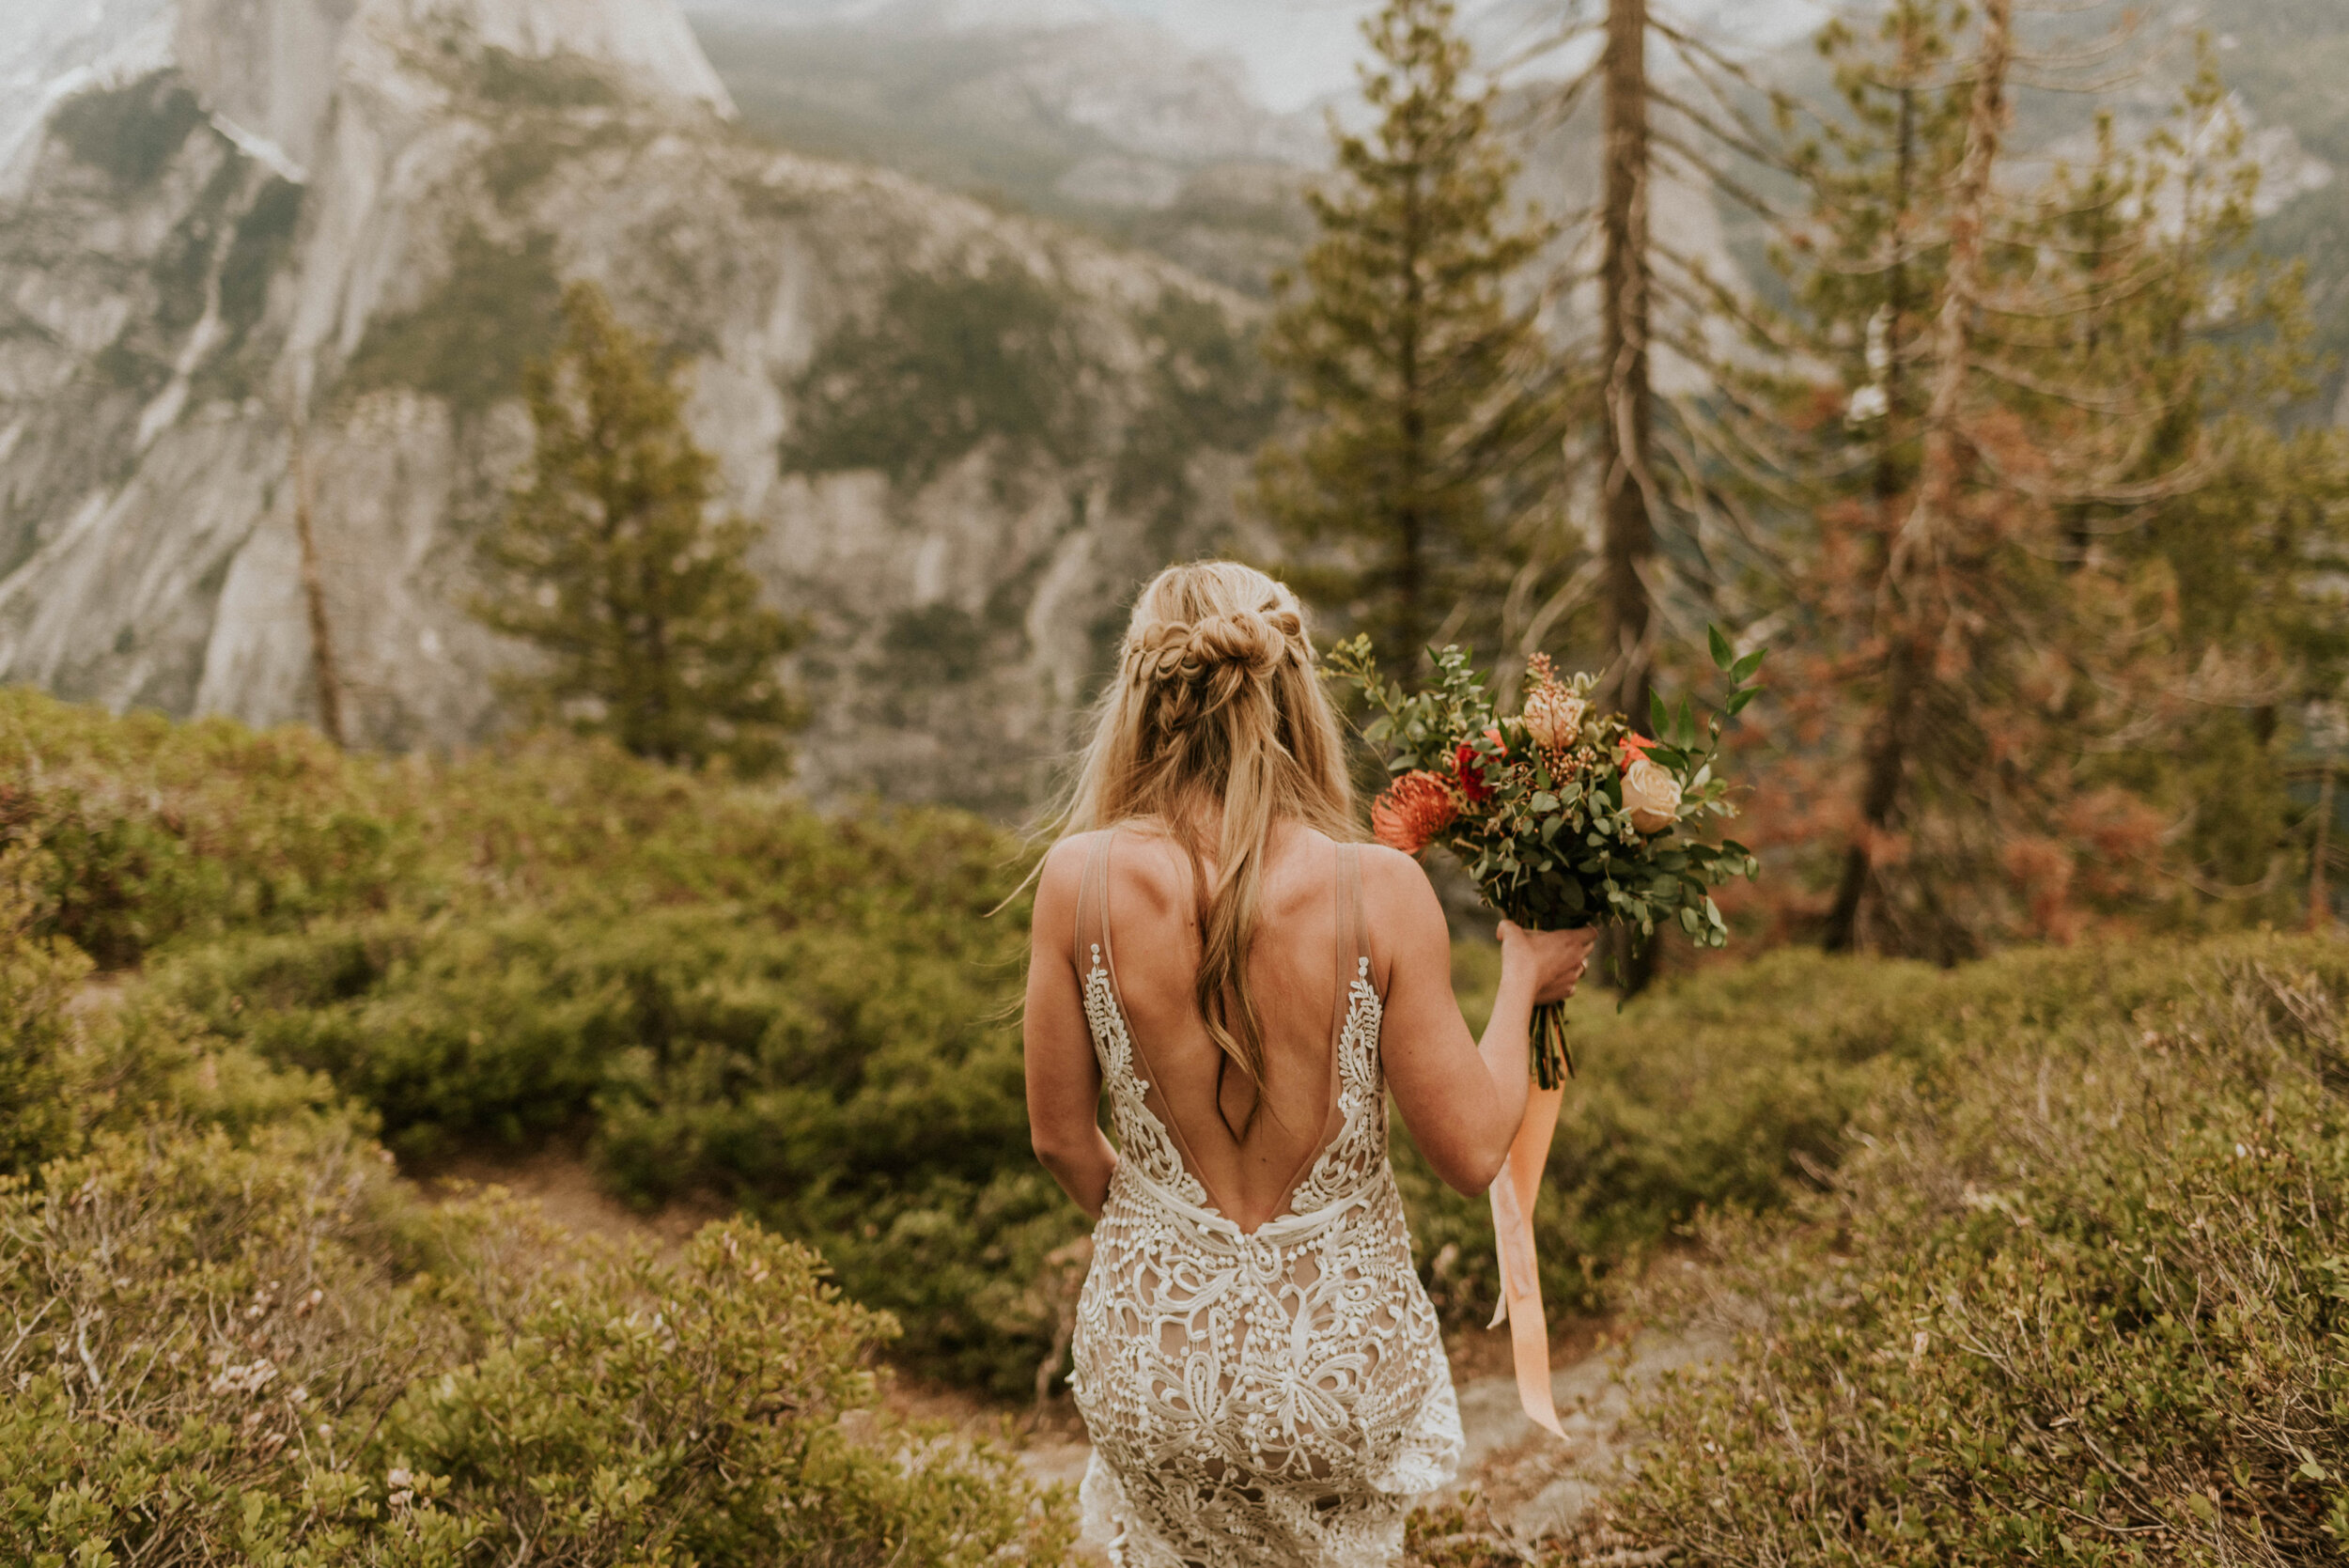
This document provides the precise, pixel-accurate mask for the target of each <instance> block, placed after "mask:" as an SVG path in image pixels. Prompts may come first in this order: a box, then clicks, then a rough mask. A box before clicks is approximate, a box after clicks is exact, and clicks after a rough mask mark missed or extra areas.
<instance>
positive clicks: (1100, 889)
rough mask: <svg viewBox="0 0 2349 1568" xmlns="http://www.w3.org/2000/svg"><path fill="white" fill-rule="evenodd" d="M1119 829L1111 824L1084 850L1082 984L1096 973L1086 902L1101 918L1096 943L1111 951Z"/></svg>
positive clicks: (1079, 940) (1079, 935)
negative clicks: (1113, 860) (1088, 945)
mask: <svg viewBox="0 0 2349 1568" xmlns="http://www.w3.org/2000/svg"><path fill="white" fill-rule="evenodd" d="M1116 832H1117V830H1116V829H1114V828H1112V829H1110V830H1109V831H1106V832H1103V833H1100V834H1098V835H1097V836H1096V837H1095V839H1094V841H1093V847H1092V848H1091V849H1090V850H1088V851H1087V852H1086V854H1085V874H1084V879H1083V880H1082V881H1081V882H1079V883H1078V884H1077V923H1076V924H1077V929H1076V931H1075V933H1074V937H1075V957H1076V960H1077V979H1078V981H1079V983H1080V984H1081V983H1082V982H1083V981H1085V980H1086V979H1087V978H1089V977H1090V976H1091V975H1092V973H1093V965H1092V963H1091V962H1089V958H1090V957H1091V956H1092V955H1088V954H1087V953H1086V952H1085V906H1086V904H1087V903H1090V904H1091V905H1092V906H1093V909H1094V912H1095V918H1096V919H1097V921H1098V922H1099V925H1098V932H1099V935H1100V941H1099V942H1098V943H1097V944H1096V945H1097V946H1098V947H1099V948H1100V949H1101V950H1102V952H1103V953H1104V954H1106V952H1107V951H1108V943H1109V939H1110V910H1109V890H1110V883H1109V873H1110V840H1111V839H1112V837H1114V836H1115V834H1116ZM1120 1005H1121V1006H1122V1005H1123V1003H1122V1002H1121V1003H1120Z"/></svg>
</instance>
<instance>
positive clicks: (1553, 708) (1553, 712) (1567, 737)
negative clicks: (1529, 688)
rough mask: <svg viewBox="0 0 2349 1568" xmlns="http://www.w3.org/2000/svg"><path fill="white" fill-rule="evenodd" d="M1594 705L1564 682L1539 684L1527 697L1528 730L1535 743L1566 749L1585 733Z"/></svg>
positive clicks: (1526, 720)
mask: <svg viewBox="0 0 2349 1568" xmlns="http://www.w3.org/2000/svg"><path fill="white" fill-rule="evenodd" d="M1590 710H1591V705H1590V704H1589V703H1586V702H1584V701H1583V700H1582V699H1581V698H1579V697H1578V696H1576V695H1575V694H1574V693H1573V692H1571V691H1567V690H1566V689H1565V688H1564V687H1563V686H1548V685H1543V686H1537V687H1535V688H1534V689H1533V692H1532V695H1531V696H1529V697H1527V698H1526V699H1525V733H1526V734H1528V735H1530V736H1532V737H1533V743H1534V744H1535V745H1536V746H1541V747H1544V748H1547V749H1548V750H1549V751H1553V752H1563V751H1564V750H1565V749H1566V748H1567V747H1569V746H1571V745H1573V744H1574V742H1575V739H1576V737H1579V735H1580V734H1581V733H1582V719H1583V716H1584V715H1585V714H1587V713H1589V712H1590Z"/></svg>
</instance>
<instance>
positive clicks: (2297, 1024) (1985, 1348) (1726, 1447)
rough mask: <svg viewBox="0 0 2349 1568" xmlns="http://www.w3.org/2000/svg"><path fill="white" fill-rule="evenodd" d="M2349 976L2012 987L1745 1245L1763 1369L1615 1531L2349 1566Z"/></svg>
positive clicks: (2124, 972)
mask: <svg viewBox="0 0 2349 1568" xmlns="http://www.w3.org/2000/svg"><path fill="white" fill-rule="evenodd" d="M2343 986H2349V951H2344V950H2343V949H2342V948H2341V946H2339V945H2338V944H2335V943H2331V942H2308V941H2282V940H2276V939H2264V940H2263V939H2239V940H2234V941H2229V942H2223V943H2214V944H2209V945H2206V946H2202V947H2200V948H2195V947H2185V946H2170V945H2167V944H2152V945H2149V946H2145V947H2140V948H2137V949H2132V950H2121V949H2117V948H2115V949H2100V950H2092V951H2088V952H2081V953H2071V954H2029V955H2012V956H2009V957H2006V958H2001V959H1999V960H1995V961H1993V962H1990V963H1987V964H1984V965H1982V966H1978V967H1976V968H1974V969H1971V970H1963V971H1959V972H1957V973H1955V974H1953V975H1951V976H1948V977H1946V978H1942V979H1940V980H1937V982H1936V983H1935V984H1932V985H1929V986H1920V987H1919V989H1918V994H1917V995H1916V996H1915V998H1914V999H1913V1001H1912V1002H1911V1003H1910V1011H1911V1012H1912V1013H1913V1014H1914V1015H1916V1016H1917V1017H1919V1018H1921V1019H1924V1018H1929V1017H1933V1016H1935V1015H1938V1019H1939V1021H1938V1023H1937V1024H1934V1025H1930V1026H1928V1027H1929V1028H1930V1030H1931V1032H1935V1033H1937V1034H1938V1035H1939V1036H1940V1039H1941V1046H1940V1049H1939V1051H1938V1053H1937V1054H1936V1055H1935V1056H1933V1057H1932V1058H1931V1059H1929V1060H1927V1061H1924V1062H1922V1063H1921V1069H1920V1070H1919V1071H1918V1072H1916V1073H1914V1074H1912V1075H1908V1076H1907V1077H1906V1079H1905V1080H1904V1081H1896V1082H1893V1083H1890V1084H1889V1085H1888V1086H1886V1087H1885V1088H1884V1089H1883V1090H1882V1092H1881V1093H1880V1094H1878V1095H1877V1096H1876V1097H1875V1099H1874V1101H1873V1102H1872V1104H1871V1105H1870V1106H1869V1107H1868V1108H1867V1109H1866V1110H1865V1111H1864V1112H1863V1113H1862V1114H1861V1115H1860V1116H1859V1119H1858V1122H1857V1125H1856V1128H1855V1140H1854V1141H1855V1143H1856V1148H1855V1151H1854V1153H1853V1154H1852V1156H1851V1157H1850V1158H1849V1159H1848V1160H1847V1161H1846V1162H1845V1163H1844V1165H1843V1168H1842V1170H1841V1172H1839V1174H1838V1175H1837V1177H1836V1180H1835V1183H1834V1186H1833V1189H1832V1190H1830V1191H1828V1192H1824V1193H1820V1194H1815V1195H1813V1196H1811V1197H1809V1198H1807V1199H1805V1200H1804V1201H1803V1202H1802V1203H1800V1204H1799V1205H1798V1206H1797V1208H1796V1209H1795V1210H1794V1211H1793V1212H1792V1213H1791V1214H1789V1215H1787V1216H1783V1217H1781V1218H1780V1219H1777V1220H1774V1221H1768V1222H1754V1221H1750V1220H1748V1221H1735V1220H1733V1221H1726V1222H1720V1223H1716V1224H1713V1225H1710V1226H1708V1227H1707V1228H1706V1231H1705V1236H1706V1240H1707V1241H1708V1243H1709V1244H1710V1246H1711V1247H1712V1248H1713V1249H1714V1250H1716V1252H1717V1254H1718V1256H1719V1266H1718V1268H1717V1270H1715V1271H1714V1272H1713V1279H1714V1281H1715V1294H1714V1295H1713V1296H1711V1298H1710V1300H1709V1302H1708V1303H1706V1304H1705V1305H1706V1306H1707V1307H1709V1309H1710V1310H1712V1311H1714V1312H1720V1313H1725V1314H1726V1315H1727V1316H1728V1318H1729V1319H1730V1320H1731V1321H1732V1322H1735V1323H1736V1324H1738V1325H1740V1326H1741V1327H1743V1328H1744V1329H1745V1330H1746V1332H1745V1336H1744V1339H1743V1341H1742V1344H1741V1348H1740V1350H1739V1352H1738V1353H1737V1354H1736V1355H1735V1357H1734V1358H1732V1359H1731V1360H1729V1361H1727V1362H1726V1363H1723V1364H1722V1365H1720V1366H1719V1367H1718V1368H1717V1369H1715V1370H1713V1371H1711V1372H1710V1373H1706V1374H1697V1375H1693V1376H1689V1377H1687V1378H1684V1379H1682V1380H1680V1381H1678V1382H1677V1383H1676V1384H1674V1385H1672V1386H1671V1387H1670V1388H1669V1389H1668V1391H1667V1392H1666V1393H1665V1394H1664V1395H1663V1397H1661V1399H1660V1400H1659V1401H1658V1402H1657V1404H1656V1405H1655V1406H1654V1408H1653V1409H1652V1410H1651V1411H1650V1413H1649V1416H1650V1419H1651V1420H1652V1421H1653V1422H1654V1424H1655V1428H1656V1431H1657V1434H1658V1440H1657V1446H1656V1448H1655V1449H1654V1451H1653V1452H1651V1453H1650V1454H1649V1455H1648V1456H1647V1457H1646V1458H1645V1459H1644V1460H1643V1462H1642V1464H1641V1469H1640V1473H1639V1477H1638V1480H1637V1481H1636V1483H1634V1485H1633V1487H1632V1488H1631V1490H1630V1491H1629V1492H1628V1493H1627V1494H1626V1497H1625V1498H1623V1499H1622V1502H1621V1507H1620V1513H1621V1514H1622V1522H1623V1523H1624V1524H1625V1526H1626V1528H1627V1529H1630V1530H1631V1531H1632V1533H1633V1534H1635V1535H1636V1536H1638V1537H1640V1538H1641V1540H1642V1542H1643V1544H1645V1545H1650V1546H1652V1547H1655V1548H1658V1549H1662V1550H1666V1551H1671V1552H1674V1553H1678V1554H1684V1555H1685V1556H1686V1557H1687V1558H1688V1560H1703V1561H1737V1562H1757V1561H1770V1562H1780V1563H1788V1564H1798V1563H1828V1562H1835V1563H1848V1562H1855V1561H1867V1562H1888V1563H1910V1562H1915V1563H1924V1562H1934V1563H1947V1562H1961V1561H1976V1562H1981V1561H2016V1560H2036V1561H2055V1562H2078V1563H2090V1562H2099V1563H2106V1562H2147V1563H2154V1562H2160V1563H2168V1562H2211V1563H2217V1562H2263V1563H2283V1562H2307V1561H2317V1560H2326V1561H2331V1560H2339V1559H2340V1558H2341V1556H2342V1554H2343V1552H2344V1548H2349V1372H2345V1371H2344V1363H2343V1361H2342V1359H2341V1344H2342V1343H2343V1341H2342V1335H2343V1333H2344V1332H2345V1331H2349V1283H2345V1282H2344V1273H2343V1265H2342V1263H2341V1260H2342V1258H2343V1257H2344V1256H2349V1098H2344V1092H2345V1091H2349V1039H2345V1038H2344V1035H2343V1032H2342V1026H2341V1011H2340V1006H2339V1003H2338V1001H2337V999H2338V998H2339V997H2340V996H2341V994H2342V988H2343Z"/></svg>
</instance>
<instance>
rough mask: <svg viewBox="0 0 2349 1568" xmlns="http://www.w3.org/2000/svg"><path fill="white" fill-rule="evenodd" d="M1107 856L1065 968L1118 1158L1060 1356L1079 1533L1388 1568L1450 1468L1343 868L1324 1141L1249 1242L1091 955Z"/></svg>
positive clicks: (1120, 1542)
mask: <svg viewBox="0 0 2349 1568" xmlns="http://www.w3.org/2000/svg"><path fill="white" fill-rule="evenodd" d="M1108 850H1109V840H1108V837H1107V835H1105V836H1104V838H1103V840H1102V841H1101V842H1100V843H1099V844H1097V846H1096V848H1095V852H1094V857H1093V860H1092V862H1091V863H1090V865H1089V866H1088V869H1087V873H1086V887H1087V888H1088V890H1095V889H1097V892H1098V893H1099V894H1100V895H1101V896H1099V897H1096V898H1093V899H1092V901H1091V904H1090V907H1091V908H1095V909H1097V910H1099V911H1100V921H1099V925H1098V929H1097V939H1095V940H1092V941H1090V942H1088V943H1083V944H1082V950H1081V953H1080V963H1079V970H1080V973H1081V975H1082V977H1083V988H1084V1011H1085V1019H1086V1023H1087V1025H1088V1027H1089V1029H1090V1031H1091V1032H1092V1036H1093V1043H1094V1049H1095V1052H1096V1054H1097V1057H1098V1058H1099V1060H1100V1063H1101V1073H1102V1077H1103V1079H1104V1080H1105V1081H1106V1083H1107V1085H1108V1088H1109V1092H1110V1105H1111V1116H1112V1122H1113V1124H1114V1126H1115V1127H1116V1130H1117V1137H1118V1143H1119V1148H1120V1158H1119V1161H1118V1166H1117V1172H1116V1174H1115V1175H1114V1176H1113V1177H1112V1180H1111V1183H1110V1192H1109V1200H1108V1203H1107V1205H1106V1206H1105V1207H1104V1209H1103V1211H1102V1215H1101V1220H1100V1224H1099V1226H1098V1227H1097V1229H1096V1231H1095V1233H1094V1256H1093V1265H1092V1267H1091V1270H1090V1271H1089V1272H1088V1273H1087V1275H1086V1278H1085V1284H1084V1289H1083V1293H1082V1295H1081V1297H1080V1300H1079V1303H1078V1316H1077V1331H1076V1338H1075V1343H1074V1345H1073V1350H1074V1355H1075V1361H1076V1371H1075V1375H1074V1376H1073V1377H1072V1379H1071V1387H1072V1389H1073V1390H1074V1392H1075V1394H1076V1398H1077V1405H1078V1408H1079V1409H1080V1411H1081V1413H1082V1414H1083V1416H1084V1420H1085V1424H1086V1427H1087V1428H1088V1430H1089V1431H1090V1432H1091V1434H1092V1436H1093V1441H1094V1457H1093V1462H1092V1465H1091V1467H1089V1468H1088V1470H1087V1472H1086V1475H1085V1479H1084V1484H1083V1488H1082V1491H1081V1500H1082V1503H1083V1507H1084V1511H1085V1516H1086V1520H1087V1523H1088V1525H1089V1526H1090V1527H1092V1528H1094V1529H1097V1531H1098V1532H1099V1533H1100V1534H1101V1535H1103V1536H1105V1537H1106V1538H1107V1539H1108V1540H1109V1541H1110V1542H1111V1544H1112V1545H1111V1559H1112V1561H1113V1562H1114V1563H1116V1564H1117V1565H1118V1568H1241V1565H1242V1564H1246V1565H1250V1568H1255V1565H1262V1564H1279V1565H1290V1564H1294V1565H1297V1568H1385V1565H1386V1564H1389V1563H1391V1562H1392V1561H1393V1560H1394V1559H1395V1558H1396V1556H1397V1555H1398V1554H1399V1553H1400V1551H1401V1549H1402V1532H1403V1519H1404V1515H1405V1514H1407V1513H1408V1511H1409V1509H1410V1507H1411V1506H1412V1504H1413V1503H1414V1502H1415V1501H1416V1500H1417V1499H1418V1498H1419V1497H1420V1496H1422V1495H1423V1494H1425V1493H1427V1492H1429V1491H1432V1490H1434V1489H1435V1488H1437V1487H1439V1486H1441V1485H1443V1484H1444V1483H1447V1482H1449V1481H1450V1480H1451V1479H1452V1476H1453V1473H1454V1471H1455V1467H1456V1466H1457V1464H1458V1461H1459V1455H1460V1451H1461V1446H1462V1445H1461V1436H1460V1418H1459V1408H1458V1405H1457V1404H1456V1403H1455V1400H1454V1397H1453V1391H1452V1379H1451V1373H1450V1369H1449V1366H1448V1364H1447V1363H1446V1361H1445V1359H1444V1354H1443V1344H1442V1340H1441V1338H1440V1336H1439V1332H1438V1329H1437V1324H1436V1316H1435V1312H1434V1309H1433V1308H1432V1307H1431V1306H1430V1305H1429V1304H1428V1301H1427V1296H1426V1294H1425V1292H1424V1291H1423V1290H1422V1289H1421V1288H1420V1283H1419V1279H1418V1276H1417V1275H1416V1274H1415V1273H1414V1272H1413V1271H1412V1268H1411V1255H1410V1234H1409V1232H1408V1229H1407V1227H1406V1225H1405V1223H1404V1216H1403V1203H1402V1196H1401V1194H1400V1193H1399V1192H1398V1191H1397V1190H1396V1188H1395V1185H1394V1175H1393V1172H1392V1170H1391V1169H1390V1167H1389V1165H1388V1163H1387V1108H1386V1094H1385V1080H1384V1076H1383V1073H1382V1071H1381V1068H1380V1065H1379V1058H1378V1031H1379V1025H1380V1022H1381V1018H1382V1004H1381V1002H1380V1000H1379V997H1378V993H1377V989H1376V987H1375V986H1373V985H1372V983H1371V978H1370V958H1369V955H1368V954H1367V952H1366V951H1365V949H1364V944H1363V942H1362V939H1361V917H1360V906H1359V898H1360V894H1359V876H1360V873H1359V867H1358V862H1357V859H1356V856H1357V851H1356V850H1354V849H1353V848H1352V847H1351V846H1347V847H1346V848H1345V849H1343V850H1342V851H1341V856H1342V862H1341V867H1342V869H1341V877H1342V881H1343V893H1342V899H1341V908H1342V909H1344V910H1345V911H1346V914H1345V916H1344V917H1342V918H1345V919H1346V920H1347V921H1348V923H1349V924H1350V926H1351V929H1352V931H1353V940H1352V943H1351V954H1350V956H1351V958H1352V963H1351V965H1350V966H1349V967H1350V970H1351V973H1350V975H1349V976H1348V978H1347V983H1346V986H1345V989H1344V998H1345V1001H1344V1011H1343V1016H1342V1019H1341V1022H1340V1024H1339V1027H1338V1029H1337V1031H1336V1040H1335V1049H1336V1069H1337V1082H1338V1109H1339V1128H1338V1131H1337V1133H1336V1135H1335V1136H1334V1137H1333V1138H1332V1139H1331V1140H1330V1142H1329V1144H1328V1146H1327V1147H1326V1148H1324V1149H1323V1150H1322V1151H1321V1152H1320V1154H1318V1155H1317V1156H1315V1157H1314V1159H1313V1160H1312V1161H1311V1162H1310V1164H1309V1166H1308V1168H1307V1170H1306V1172H1305V1174H1304V1176H1303V1178H1302V1179H1301V1180H1299V1182H1298V1184H1297V1186H1296V1188H1295V1190H1294V1192H1293V1193H1292V1195H1291V1198H1290V1201H1289V1203H1288V1207H1287V1209H1286V1211H1285V1212H1283V1213H1282V1214H1280V1215H1278V1216H1276V1217H1275V1218H1274V1219H1270V1220H1268V1221H1267V1222H1266V1223H1265V1224H1264V1225H1262V1226H1260V1227H1258V1228H1257V1229H1256V1230H1255V1231H1254V1232H1252V1233H1251V1232H1242V1231H1241V1230H1240V1229H1239V1227H1238V1226H1237V1224H1235V1223H1234V1222H1233V1221H1232V1220H1230V1219H1227V1218H1226V1217H1225V1216H1223V1215H1222V1214H1221V1212H1219V1211H1218V1210H1217V1209H1216V1208H1215V1207H1214V1205H1213V1202H1212V1200H1211V1198H1210V1196H1209V1194H1208V1192H1207V1189H1206V1186H1205V1185H1204V1184H1203V1183H1202V1182H1201V1181H1200V1180H1199V1178H1198V1177H1197V1176H1196V1175H1195V1174H1194V1173H1193V1172H1191V1171H1190V1169H1189V1168H1188V1167H1187V1166H1186V1165H1185V1164H1184V1162H1183V1159H1182V1157H1181V1152H1180V1150H1179V1148H1178V1146H1177V1143H1176V1141H1175V1138H1174V1137H1173V1136H1172V1135H1171V1133H1170V1131H1169V1129H1168V1128H1167V1126H1166V1125H1165V1124H1164V1123H1162V1122H1161V1121H1160V1120H1159V1116H1158V1114H1157V1113H1156V1112H1155V1111H1154V1110H1152V1109H1151V1107H1150V1105H1149V1102H1148V1094H1149V1091H1150V1086H1149V1084H1148V1083H1147V1082H1146V1081H1145V1080H1144V1079H1143V1077H1142V1076H1141V1073H1140V1072H1139V1071H1138V1068H1137V1052H1136V1049H1135V1045H1134V1039H1133V1034H1132V1031H1131V1030H1130V1029H1129V1028H1128V1024H1127V1020H1126V1015H1125V1009H1124V1006H1123V1004H1122V1003H1121V1001H1120V1000H1119V997H1118V995H1117V986H1116V977H1115V972H1114V960H1113V957H1112V955H1110V954H1109V952H1108V951H1107V950H1106V947H1107V941H1108V934H1109V933H1108V919H1107V913H1106V909H1105V908H1104V905H1105V903H1106V893H1107V882H1108V877H1107V857H1108ZM1087 907H1088V905H1087V900H1086V898H1084V897H1081V899H1080V905H1079V908H1080V929H1082V911H1083V909H1084V908H1087ZM1341 954H1342V955H1346V943H1344V942H1342V943H1341Z"/></svg>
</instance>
